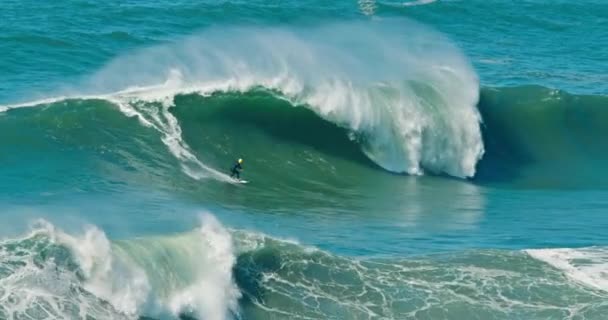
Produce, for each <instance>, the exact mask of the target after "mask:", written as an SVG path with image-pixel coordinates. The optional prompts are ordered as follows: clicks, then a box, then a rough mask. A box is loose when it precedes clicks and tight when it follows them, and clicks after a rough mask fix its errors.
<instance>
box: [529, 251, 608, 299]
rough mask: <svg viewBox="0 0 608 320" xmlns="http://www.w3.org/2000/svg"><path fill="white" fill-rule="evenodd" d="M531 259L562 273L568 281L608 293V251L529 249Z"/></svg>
mask: <svg viewBox="0 0 608 320" xmlns="http://www.w3.org/2000/svg"><path fill="white" fill-rule="evenodd" d="M526 253H528V254H529V255H530V256H531V257H533V258H535V259H537V260H540V261H543V262H545V263H547V264H549V265H551V266H553V267H554V268H557V269H559V270H561V271H562V272H564V274H565V275H566V276H568V277H569V278H570V279H572V280H574V281H576V282H578V283H580V284H583V285H585V286H588V287H591V288H595V289H599V290H602V291H607V292H608V249H606V248H599V247H591V248H580V249H570V248H564V249H531V250H526Z"/></svg>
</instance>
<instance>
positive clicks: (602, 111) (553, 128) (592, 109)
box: [478, 86, 608, 187]
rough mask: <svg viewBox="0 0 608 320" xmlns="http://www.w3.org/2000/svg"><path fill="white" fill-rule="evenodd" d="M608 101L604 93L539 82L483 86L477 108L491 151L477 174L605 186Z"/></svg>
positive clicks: (552, 183)
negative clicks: (582, 92)
mask: <svg viewBox="0 0 608 320" xmlns="http://www.w3.org/2000/svg"><path fill="white" fill-rule="evenodd" d="M606 105H608V97H606V96H601V95H599V96H594V95H575V94H569V93H567V92H564V91H560V90H554V89H548V88H543V87H538V86H522V87H513V88H487V89H484V90H483V91H482V93H481V99H480V103H479V109H480V112H481V114H482V116H483V119H484V125H483V131H484V141H485V142H486V148H487V150H488V153H487V154H486V157H485V159H484V160H483V161H482V162H481V163H480V165H479V171H480V172H479V175H478V178H479V179H481V180H484V179H488V180H493V179H499V180H504V179H506V180H507V181H514V180H517V181H519V182H521V183H523V184H525V185H528V186H533V187H560V186H562V187H606V186H607V185H606V183H605V181H606V176H605V170H603V169H602V166H603V165H602V164H603V163H605V162H606V161H607V160H608V143H607V142H606V140H605V139H604V138H603V137H606V136H608V127H607V126H606V123H608V110H607V109H606ZM565 168H567V169H565Z"/></svg>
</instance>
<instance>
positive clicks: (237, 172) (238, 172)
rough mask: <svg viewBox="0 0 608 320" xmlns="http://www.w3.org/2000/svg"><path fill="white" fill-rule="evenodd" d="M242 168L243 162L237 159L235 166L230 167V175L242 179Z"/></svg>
mask: <svg viewBox="0 0 608 320" xmlns="http://www.w3.org/2000/svg"><path fill="white" fill-rule="evenodd" d="M241 170H243V167H241V164H240V163H239V162H238V161H237V162H236V163H235V164H234V166H232V169H230V177H231V178H233V177H235V176H236V178H237V179H241Z"/></svg>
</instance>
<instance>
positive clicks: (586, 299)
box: [0, 214, 608, 319]
mask: <svg viewBox="0 0 608 320" xmlns="http://www.w3.org/2000/svg"><path fill="white" fill-rule="evenodd" d="M201 220H202V222H201V226H200V227H199V228H197V229H195V230H193V231H190V232H186V233H180V234H168V235H162V236H147V237H142V238H130V239H121V240H113V241H110V240H108V238H107V237H106V236H105V234H104V232H103V231H102V230H100V229H98V228H97V227H94V226H89V227H86V228H85V229H84V231H83V232H82V233H81V234H68V233H66V232H64V231H62V230H60V229H58V228H57V227H55V226H54V225H52V224H50V223H48V222H45V221H39V222H37V223H36V224H34V225H33V227H32V230H31V231H30V233H29V234H27V235H25V236H23V237H21V238H12V239H5V240H3V241H1V242H0V257H1V258H2V259H0V301H1V302H2V303H0V316H2V317H3V318H6V317H8V318H12V319H66V318H76V317H77V318H89V319H107V318H112V319H136V318H141V319H144V318H150V317H151V318H154V319H176V318H178V317H180V318H184V319H189V318H190V319H191V318H197V319H231V318H237V319H238V318H242V319H258V318H260V319H261V318H263V319H285V318H310V319H319V318H323V319H333V318H349V319H359V318H379V319H395V318H398V319H436V318H447V316H448V315H449V318H470V317H474V316H478V317H479V316H487V317H492V318H495V319H509V318H513V317H521V318H539V317H540V318H545V317H546V318H577V317H581V318H596V317H598V316H599V315H600V314H602V312H605V311H606V308H608V305H606V303H605V301H606V290H607V289H608V288H606V286H605V279H603V280H602V281H596V280H591V281H589V280H588V279H602V277H603V276H602V274H601V270H602V269H603V266H604V264H605V261H606V250H605V248H601V247H598V248H582V249H546V250H544V249H543V250H529V251H500V250H472V251H468V252H459V253H443V254H434V255H428V256H414V257H409V258H399V259H397V258H357V257H348V256H338V255H334V254H331V253H328V252H325V251H322V250H319V249H317V248H314V247H306V246H303V245H300V244H298V243H297V242H294V241H287V240H281V239H277V238H272V237H269V236H266V235H264V234H260V233H255V232H250V231H243V230H227V229H226V228H224V227H223V226H222V224H221V223H219V222H218V221H217V220H216V219H215V218H214V217H213V216H211V215H209V214H205V215H203V216H202V218H201ZM581 261H585V262H584V263H583V262H581Z"/></svg>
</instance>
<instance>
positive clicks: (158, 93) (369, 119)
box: [8, 20, 483, 178]
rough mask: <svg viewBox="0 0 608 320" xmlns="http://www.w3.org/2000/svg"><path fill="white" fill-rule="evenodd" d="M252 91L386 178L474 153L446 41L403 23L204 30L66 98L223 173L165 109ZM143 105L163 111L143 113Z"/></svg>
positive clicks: (470, 120) (464, 69)
mask: <svg viewBox="0 0 608 320" xmlns="http://www.w3.org/2000/svg"><path fill="white" fill-rule="evenodd" d="M251 52H255V54H251ZM255 87H263V88H265V89H267V90H271V91H275V92H277V93H278V95H279V97H280V98H282V99H287V100H289V101H290V102H291V103H292V104H295V105H302V106H305V107H307V108H310V109H311V110H313V111H314V112H315V113H316V114H317V115H319V116H320V117H322V118H323V119H325V120H327V121H330V122H332V123H335V124H337V125H338V126H340V127H343V128H345V129H347V130H348V131H349V132H351V133H352V137H353V138H354V139H356V140H357V141H358V142H359V144H360V145H361V147H362V150H363V151H364V152H365V154H366V155H367V156H368V157H369V158H370V159H372V160H373V161H374V162H376V163H377V164H378V165H380V166H382V167H383V168H385V169H387V170H390V171H393V172H405V173H409V174H422V173H423V171H424V170H428V171H430V172H433V173H446V174H449V175H452V176H456V177H470V176H473V175H474V174H475V165H476V163H477V161H478V160H479V158H480V157H481V155H482V154H483V143H482V141H481V132H480V129H479V121H480V117H479V113H478V111H477V109H476V103H477V99H478V81H477V77H476V75H475V73H474V72H473V71H472V69H471V67H470V65H469V63H468V62H467V60H466V58H464V57H463V56H462V54H461V53H460V52H459V51H458V49H456V47H454V46H453V45H452V44H451V43H450V42H449V41H448V40H447V39H445V38H444V37H442V36H441V35H439V34H437V33H435V32H432V31H430V30H428V29H426V28H424V27H422V26H420V25H417V24H414V23H412V22H403V21H397V20H389V21H378V22H372V23H371V24H369V23H367V24H362V23H355V22H353V23H342V24H332V25H327V26H324V27H319V28H314V29H310V28H308V29H297V28H256V27H247V28H238V27H228V28H225V27H224V28H222V29H221V30H219V29H213V28H211V29H208V30H206V31H204V32H202V33H201V34H199V35H197V36H193V37H189V38H186V39H184V40H182V41H180V42H178V43H176V44H173V45H167V46H160V47H154V48H151V49H147V50H143V51H139V52H136V53H133V54H131V55H129V56H125V57H122V58H119V59H117V60H115V61H114V62H112V63H110V64H109V65H108V66H107V67H105V68H103V70H101V71H100V72H98V73H97V74H96V75H94V76H93V77H92V78H91V79H90V80H89V81H88V82H87V84H85V85H84V86H82V87H81V88H78V89H77V90H76V89H74V91H73V92H71V93H70V92H68V93H66V95H65V96H66V97H73V98H92V97H94V98H102V99H107V100H110V101H112V102H114V103H116V104H118V105H120V108H121V110H123V112H124V113H125V114H127V115H129V116H133V115H136V116H137V117H139V118H140V120H141V121H142V122H143V123H144V124H146V125H148V126H152V127H154V128H156V129H157V130H158V131H160V132H161V133H162V134H163V135H164V137H163V141H165V143H166V144H167V145H168V146H169V148H170V149H171V150H172V152H173V153H174V154H175V155H176V156H177V157H178V158H180V159H182V160H184V161H186V162H190V165H186V167H187V168H186V169H185V170H186V171H188V172H190V173H192V175H193V176H194V175H200V176H214V177H215V178H222V176H221V175H219V174H217V172H214V170H212V169H211V168H209V167H207V166H206V165H204V164H202V163H200V162H198V163H197V161H196V160H195V159H193V157H192V154H190V153H189V152H188V151H187V147H186V146H185V145H183V141H181V140H180V137H179V136H180V129H179V127H178V124H177V123H175V119H173V118H172V117H171V115H170V113H168V112H167V109H168V108H169V107H172V106H173V98H174V96H175V95H176V94H185V93H198V94H201V95H209V94H212V93H214V92H247V91H249V90H251V89H252V88H255ZM83 88H84V89H83ZM74 92H77V93H76V94H75V93H74ZM104 92H106V93H107V94H99V93H104ZM83 93H84V94H83ZM52 100H53V99H51V100H49V101H52ZM55 100H56V99H55ZM149 102H159V103H162V104H163V108H162V109H161V110H157V109H154V110H148V109H146V107H142V106H141V105H142V104H145V103H149ZM27 104H32V103H26V104H24V105H27ZM17 106H22V105H13V106H8V107H17Z"/></svg>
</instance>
